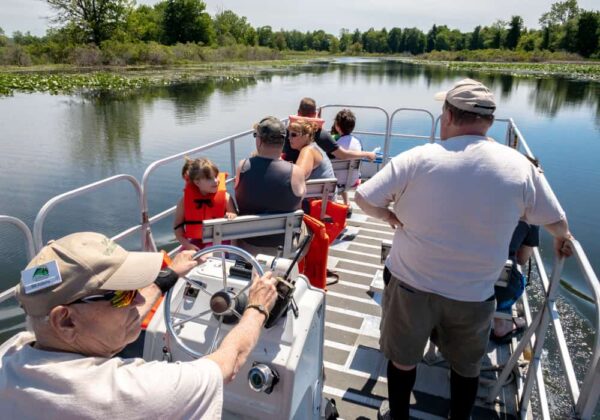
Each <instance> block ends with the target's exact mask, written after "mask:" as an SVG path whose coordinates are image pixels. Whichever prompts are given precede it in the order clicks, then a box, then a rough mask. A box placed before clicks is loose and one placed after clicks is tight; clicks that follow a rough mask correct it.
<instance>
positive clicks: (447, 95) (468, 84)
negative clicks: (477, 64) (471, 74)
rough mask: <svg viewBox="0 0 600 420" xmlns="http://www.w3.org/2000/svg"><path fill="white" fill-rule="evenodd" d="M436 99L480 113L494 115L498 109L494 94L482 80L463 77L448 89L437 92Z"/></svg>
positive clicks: (464, 109)
mask: <svg viewBox="0 0 600 420" xmlns="http://www.w3.org/2000/svg"><path fill="white" fill-rule="evenodd" d="M434 99H435V100H436V101H444V100H446V101H448V102H449V103H450V104H451V105H454V106H455V107H457V108H458V109H462V110H463V111H468V112H473V113H475V114H480V115H492V114H493V113H494V111H495V110H496V100H495V99H494V94H493V93H492V92H491V91H490V90H489V89H488V88H487V87H485V85H484V84H483V83H481V82H478V81H477V80H473V79H463V80H461V81H460V82H458V83H456V84H455V85H454V87H453V88H452V89H450V90H448V91H444V92H438V93H436V94H435V96H434Z"/></svg>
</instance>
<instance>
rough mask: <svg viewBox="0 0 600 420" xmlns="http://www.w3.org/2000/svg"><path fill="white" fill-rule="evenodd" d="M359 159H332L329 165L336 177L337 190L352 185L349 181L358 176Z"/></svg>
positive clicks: (339, 190)
mask: <svg viewBox="0 0 600 420" xmlns="http://www.w3.org/2000/svg"><path fill="white" fill-rule="evenodd" d="M361 161H362V160H361V159H344V160H338V159H333V160H332V161H331V165H332V166H333V172H334V173H335V177H336V178H337V180H338V182H337V187H338V192H342V191H345V190H346V189H348V188H350V187H352V185H351V183H352V182H353V180H354V179H356V178H358V175H359V172H360V165H361Z"/></svg>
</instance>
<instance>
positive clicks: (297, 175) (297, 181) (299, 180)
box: [292, 164, 306, 197]
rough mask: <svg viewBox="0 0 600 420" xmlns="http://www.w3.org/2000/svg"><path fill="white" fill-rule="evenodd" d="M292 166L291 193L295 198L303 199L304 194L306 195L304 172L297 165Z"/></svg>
mask: <svg viewBox="0 0 600 420" xmlns="http://www.w3.org/2000/svg"><path fill="white" fill-rule="evenodd" d="M292 165H293V168H292V191H293V192H294V195H295V196H296V197H304V194H306V182H305V180H304V171H303V170H302V168H300V167H299V166H298V165H294V164H292Z"/></svg>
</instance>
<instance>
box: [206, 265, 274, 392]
mask: <svg viewBox="0 0 600 420" xmlns="http://www.w3.org/2000/svg"><path fill="white" fill-rule="evenodd" d="M275 283H276V280H275V277H274V276H273V274H272V273H271V272H267V273H266V274H265V275H264V276H263V277H260V278H259V277H258V276H256V277H255V278H254V280H253V282H252V286H251V287H250V290H249V292H248V302H249V304H260V305H263V307H264V308H265V309H266V310H268V311H270V310H271V308H272V307H273V305H274V304H275V300H276V299H277V291H276V289H275ZM265 321H266V319H265V316H264V315H263V314H262V313H261V312H259V311H258V310H256V309H254V308H250V309H247V310H246V311H244V315H243V316H242V318H241V319H240V322H239V323H238V324H237V325H236V326H235V327H234V328H233V329H232V330H231V331H230V332H229V334H227V336H226V337H225V338H224V339H223V342H222V343H221V345H220V346H219V348H218V349H217V350H216V351H215V352H214V353H211V354H209V355H208V356H206V357H207V358H209V359H210V360H213V361H214V362H216V363H217V364H218V365H219V367H220V368H221V373H222V374H223V380H224V382H225V383H228V382H231V381H232V380H233V378H235V375H236V374H237V372H238V371H239V370H240V368H241V367H242V366H243V365H244V363H246V359H247V358H248V355H249V354H250V352H251V351H252V349H253V348H254V347H255V346H256V343H257V342H258V338H259V336H260V332H261V330H262V327H263V325H264V323H265Z"/></svg>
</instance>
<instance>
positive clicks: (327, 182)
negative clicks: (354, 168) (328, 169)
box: [304, 178, 338, 220]
mask: <svg viewBox="0 0 600 420" xmlns="http://www.w3.org/2000/svg"><path fill="white" fill-rule="evenodd" d="M337 183H338V180H337V179H336V178H323V179H310V180H308V181H306V194H305V195H304V198H320V199H321V200H322V204H321V215H320V220H323V218H324V217H325V212H326V211H327V202H328V201H329V200H330V199H333V198H334V194H335V189H336V186H337Z"/></svg>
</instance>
